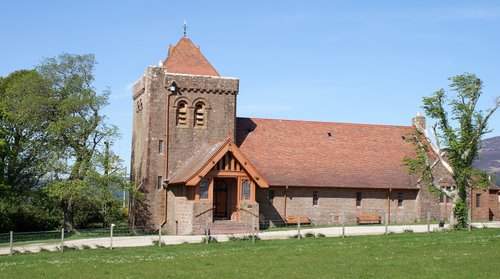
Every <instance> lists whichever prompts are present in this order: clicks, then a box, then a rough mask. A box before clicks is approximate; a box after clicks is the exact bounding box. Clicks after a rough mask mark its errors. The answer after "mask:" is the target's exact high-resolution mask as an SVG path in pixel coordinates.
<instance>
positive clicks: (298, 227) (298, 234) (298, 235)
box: [297, 216, 300, 240]
mask: <svg viewBox="0 0 500 279" xmlns="http://www.w3.org/2000/svg"><path fill="white" fill-rule="evenodd" d="M297 219H298V222H297V238H298V239H299V240H300V216H298V218H297Z"/></svg>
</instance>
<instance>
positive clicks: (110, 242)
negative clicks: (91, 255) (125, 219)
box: [109, 224, 115, 250]
mask: <svg viewBox="0 0 500 279" xmlns="http://www.w3.org/2000/svg"><path fill="white" fill-rule="evenodd" d="M114 227H115V224H111V230H110V231H109V234H110V235H109V236H110V238H109V249H111V250H112V249H113V228H114Z"/></svg>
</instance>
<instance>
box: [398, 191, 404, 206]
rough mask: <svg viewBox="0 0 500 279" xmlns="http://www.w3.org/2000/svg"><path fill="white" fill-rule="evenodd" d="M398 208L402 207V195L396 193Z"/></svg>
mask: <svg viewBox="0 0 500 279" xmlns="http://www.w3.org/2000/svg"><path fill="white" fill-rule="evenodd" d="M398 206H403V193H398Z"/></svg>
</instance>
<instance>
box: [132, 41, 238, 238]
mask: <svg viewBox="0 0 500 279" xmlns="http://www.w3.org/2000/svg"><path fill="white" fill-rule="evenodd" d="M238 87H239V80H238V79H235V78H228V77H221V76H220V75H219V73H218V72H217V71H216V70H215V69H214V67H212V65H211V64H210V63H209V62H208V60H207V59H206V58H205V57H204V56H203V54H202V53H201V52H200V49H199V47H196V46H195V45H194V44H193V43H192V41H191V40H190V39H189V38H187V37H186V36H184V37H183V38H181V39H180V41H179V42H178V43H177V45H175V46H170V47H169V49H168V55H167V58H166V59H165V60H164V61H163V62H160V65H159V66H151V67H148V68H146V72H145V74H144V75H143V76H142V77H141V78H140V79H139V80H138V81H137V82H136V84H135V85H134V87H133V92H132V98H133V100H134V112H133V113H134V117H133V134H132V158H131V177H132V178H131V179H132V181H133V182H134V183H135V186H136V187H138V189H139V190H140V191H141V192H143V193H145V199H146V200H144V201H142V202H141V201H138V200H133V201H132V202H131V208H130V214H129V221H130V224H131V225H133V226H134V225H135V226H137V227H138V228H140V227H144V226H146V227H149V229H157V228H158V227H160V226H162V228H163V229H164V230H167V231H172V230H174V228H173V227H174V226H175V220H173V219H172V218H169V216H168V213H169V211H172V210H173V208H175V206H176V202H175V199H170V198H168V197H169V195H174V196H175V197H179V196H182V195H186V193H182V192H179V193H177V192H175V191H174V190H173V188H174V187H171V188H172V189H169V187H168V182H169V178H171V177H172V176H173V175H175V174H176V173H177V172H178V171H179V170H180V168H182V167H183V166H184V165H185V164H186V163H187V162H188V161H189V160H190V159H191V158H192V157H193V155H194V154H196V153H197V152H198V151H200V150H201V149H202V148H203V147H204V146H205V145H207V144H209V143H211V142H214V141H218V140H221V139H224V138H228V137H229V138H231V139H232V140H234V135H235V122H236V96H237V94H238ZM173 191H174V192H173ZM177 211H179V210H178V209H177Z"/></svg>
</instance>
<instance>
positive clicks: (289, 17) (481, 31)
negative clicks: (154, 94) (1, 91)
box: [0, 1, 500, 165]
mask: <svg viewBox="0 0 500 279" xmlns="http://www.w3.org/2000/svg"><path fill="white" fill-rule="evenodd" d="M2 2H4V3H2V16H1V17H0V26H2V42H1V44H0V76H6V75H8V74H9V73H11V72H13V71H15V70H19V69H29V68H33V67H34V66H35V65H36V64H38V63H39V62H40V61H41V60H42V59H43V58H44V57H53V56H56V55H58V54H60V53H62V52H68V53H78V54H83V53H94V54H95V55H96V58H97V61H98V63H99V64H98V65H97V70H96V73H95V74H96V83H95V85H96V87H97V89H98V90H99V91H102V90H103V89H104V88H105V87H106V86H109V87H110V88H111V91H112V94H111V97H110V105H109V106H108V107H107V109H106V114H107V115H108V117H109V120H110V122H111V123H113V124H115V125H117V126H118V127H119V128H120V131H121V134H122V138H121V139H120V140H119V141H118V142H116V144H115V146H114V150H115V151H116V152H117V153H118V154H119V155H120V156H121V157H122V158H123V159H124V160H125V161H126V164H127V165H128V162H129V157H130V145H131V140H130V138H131V136H130V135H131V129H132V107H133V104H132V100H131V92H130V87H131V85H132V84H133V83H134V82H135V81H136V80H138V79H139V77H140V76H141V75H142V74H143V73H144V70H145V68H146V67H147V66H149V65H157V64H158V61H160V60H163V59H164V58H165V56H166V54H167V47H168V45H169V44H176V43H177V41H178V40H179V39H180V38H181V36H182V25H183V22H184V20H185V19H187V21H188V36H189V37H190V38H191V40H192V41H193V42H194V43H195V44H197V45H200V46H201V50H202V52H203V53H204V55H205V56H206V57H207V58H208V60H209V61H210V62H211V63H212V65H213V66H214V67H215V68H216V69H217V70H218V71H219V73H220V74H221V75H223V76H230V77H238V78H239V79H240V93H239V95H238V112H237V114H238V116H246V117H265V118H280V119H301V120H319V121H335V122H352V123H370V124H391V125H408V124H409V123H410V119H411V118H412V117H413V116H414V115H415V113H416V112H417V111H422V109H421V108H420V106H421V103H422V97H423V96H429V95H430V94H432V93H433V92H434V91H436V90H438V89H440V88H446V87H447V85H448V84H449V81H448V79H447V78H448V77H451V76H454V75H457V74H461V73H464V72H470V73H475V74H476V75H478V76H479V77H480V78H481V79H483V81H484V84H485V87H484V95H483V97H482V101H481V105H480V106H481V108H484V109H487V108H488V107H489V106H490V105H491V104H492V103H493V100H494V97H495V96H498V95H500V76H499V74H500V2H499V1H413V3H408V2H409V1H78V2H76V1H2ZM428 122H430V123H432V120H428ZM490 128H493V129H495V131H494V132H493V133H491V134H489V135H488V137H490V136H500V112H498V113H497V114H496V115H495V116H494V117H493V118H492V119H491V122H490Z"/></svg>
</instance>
